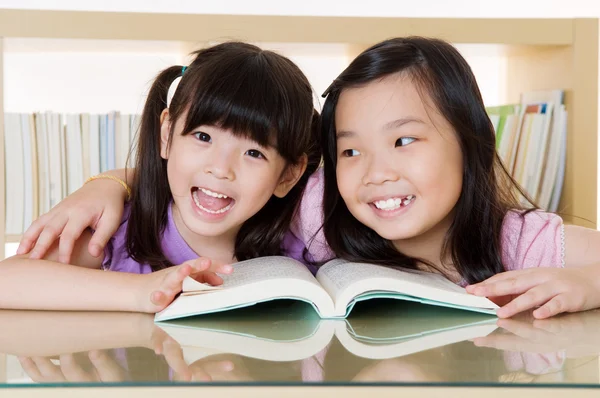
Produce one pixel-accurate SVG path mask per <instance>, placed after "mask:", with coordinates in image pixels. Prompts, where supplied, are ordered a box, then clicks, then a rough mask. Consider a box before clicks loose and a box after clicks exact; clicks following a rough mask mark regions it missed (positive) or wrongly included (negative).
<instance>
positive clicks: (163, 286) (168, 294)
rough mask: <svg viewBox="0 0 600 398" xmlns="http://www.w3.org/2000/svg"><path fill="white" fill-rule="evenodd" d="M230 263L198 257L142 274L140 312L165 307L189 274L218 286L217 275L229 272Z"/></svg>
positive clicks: (220, 282)
mask: <svg viewBox="0 0 600 398" xmlns="http://www.w3.org/2000/svg"><path fill="white" fill-rule="evenodd" d="M232 271H233V267H232V266H231V265H214V266H211V261H210V260H209V259H208V258H204V257H200V258H198V259H196V260H191V261H187V262H185V263H183V264H181V265H176V266H173V267H169V268H167V269H163V270H160V271H157V272H153V273H151V274H147V275H143V277H145V278H147V281H146V282H145V283H144V284H143V285H142V286H143V287H142V291H141V295H140V298H141V299H140V308H141V311H142V312H150V313H156V312H159V311H162V310H163V309H164V308H166V307H167V306H168V305H169V304H171V302H172V301H173V299H174V298H175V296H176V295H178V294H179V293H180V292H181V289H182V288H183V280H184V279H185V278H186V277H188V276H190V277H192V278H194V279H195V280H197V281H198V282H201V283H208V284H211V285H213V286H218V285H221V284H222V283H223V279H222V278H221V277H220V276H219V275H217V273H221V274H230V273H231V272H232Z"/></svg>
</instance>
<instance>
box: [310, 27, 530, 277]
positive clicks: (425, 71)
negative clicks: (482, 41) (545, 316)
mask: <svg viewBox="0 0 600 398" xmlns="http://www.w3.org/2000/svg"><path fill="white" fill-rule="evenodd" d="M398 73H402V74H404V75H405V76H408V77H409V78H410V79H411V80H412V81H413V83H414V84H415V85H416V86H417V89H418V90H419V92H420V94H421V97H426V96H429V97H430V98H431V99H432V101H433V103H434V105H435V106H436V107H437V109H438V110H439V112H440V113H441V114H442V115H443V117H444V118H445V119H446V120H447V121H448V122H449V123H450V125H451V126H452V127H453V129H454V132H455V134H456V136H457V139H458V141H459V143H460V147H461V150H462V156H463V164H464V170H463V186H462V192H461V194H460V197H459V199H458V202H457V204H456V206H455V209H454V210H455V217H454V220H453V222H452V224H451V226H450V228H449V230H448V232H447V235H446V237H445V241H444V245H443V249H442V253H449V254H450V255H451V257H452V261H453V265H454V267H455V268H456V270H457V271H458V272H459V274H460V275H461V276H462V277H463V278H464V279H465V280H466V281H467V282H468V283H474V282H478V281H482V280H484V279H486V278H488V277H490V276H492V275H494V274H496V273H499V272H501V271H504V266H503V264H502V260H501V230H502V223H503V220H504V217H505V215H506V214H507V212H508V211H509V210H513V209H521V210H526V209H525V208H524V207H523V206H522V205H521V204H520V202H519V200H518V196H517V195H518V194H520V195H522V196H523V197H524V198H526V199H527V200H528V201H529V203H531V204H532V206H531V207H530V208H529V209H528V210H532V209H534V208H536V206H535V205H534V204H533V202H532V201H531V199H530V198H529V197H528V196H527V195H526V193H525V192H524V191H523V190H522V189H521V188H520V187H519V186H518V184H517V183H516V182H515V181H514V179H513V178H512V177H511V176H510V174H509V173H508V172H507V171H506V169H505V167H504V166H503V164H502V162H501V160H500V158H499V156H498V154H497V153H496V147H495V134H494V128H493V125H492V123H491V122H490V119H489V117H488V115H487V113H486V110H485V107H484V104H483V100H482V98H481V94H480V92H479V88H478V86H477V82H476V81H475V77H474V76H473V73H472V71H471V68H470V67H469V65H468V64H467V62H466V61H465V59H464V58H463V57H462V56H461V55H460V53H459V52H458V51H457V50H456V49H455V48H454V47H453V46H452V45H450V44H449V43H447V42H445V41H443V40H439V39H429V38H423V37H406V38H394V39H390V40H386V41H383V42H381V43H379V44H376V45H374V46H372V47H370V48H369V49H367V50H365V51H364V52H363V53H362V54H360V55H359V56H358V57H357V58H356V59H355V60H354V61H352V63H351V64H350V65H349V66H348V67H347V68H346V69H345V70H344V71H343V72H342V73H341V74H340V75H339V76H338V77H337V79H335V81H334V82H333V83H332V85H331V86H330V87H329V88H328V90H327V91H326V93H325V94H324V95H327V99H326V101H325V104H324V106H323V111H322V124H323V128H322V135H321V142H322V146H323V151H324V159H323V163H324V176H325V188H324V199H323V201H324V204H323V206H324V234H325V237H326V239H327V241H328V243H329V245H330V246H331V248H332V250H333V251H334V253H335V254H336V255H337V256H339V257H341V258H346V259H348V260H351V261H364V262H372V263H376V264H382V265H389V266H399V267H404V268H410V269H416V268H417V265H418V262H422V263H423V262H424V260H422V259H417V258H412V257H409V256H406V255H404V254H403V253H401V252H399V251H398V250H396V248H395V247H394V245H393V243H392V242H391V241H390V240H387V239H384V238H382V237H381V236H379V235H378V234H377V233H376V232H375V231H373V230H372V229H371V228H369V227H367V226H365V225H363V224H362V223H360V222H359V221H358V220H357V219H356V218H355V217H354V216H352V214H351V213H350V211H349V210H348V208H347V207H346V204H345V203H344V201H343V199H342V198H341V196H340V193H339V191H338V187H337V178H336V171H335V170H336V165H337V142H336V126H335V110H336V105H337V102H338V99H339V96H340V93H341V92H342V91H343V90H344V89H348V88H353V87H360V86H364V85H366V84H369V83H371V82H374V81H378V80H380V79H383V78H385V77H387V76H390V75H393V74H398ZM522 214H525V213H522ZM425 263H426V264H427V262H425ZM429 265H430V266H433V265H432V264H429ZM440 271H443V270H440Z"/></svg>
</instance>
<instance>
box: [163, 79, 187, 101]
mask: <svg viewBox="0 0 600 398" xmlns="http://www.w3.org/2000/svg"><path fill="white" fill-rule="evenodd" d="M182 77H183V76H179V77H178V78H177V79H175V80H173V83H171V85H170V86H169V91H167V108H169V107H171V101H172V100H173V96H174V95H175V91H176V90H177V86H179V82H180V81H181V78H182Z"/></svg>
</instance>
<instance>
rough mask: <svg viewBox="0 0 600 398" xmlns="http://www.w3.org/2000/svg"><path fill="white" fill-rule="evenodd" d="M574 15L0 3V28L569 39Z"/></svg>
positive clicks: (114, 35)
mask: <svg viewBox="0 0 600 398" xmlns="http://www.w3.org/2000/svg"><path fill="white" fill-rule="evenodd" d="M575 20H576V19H559V18H556V19H542V18H540V19H531V18H510V19H508V18H403V17H398V18H383V17H325V16H276V15H207V14H168V13H167V14H165V13H124V12H91V11H49V10H0V36H2V37H45V38H73V39H114V40H167V41H172V40H174V41H184V42H186V41H187V42H201V41H212V40H224V39H238V40H246V41H253V42H280V43H281V42H284V43H285V42H296V43H349V44H352V43H355V44H359V43H364V44H373V43H375V42H378V41H381V40H384V39H386V38H389V37H393V36H406V35H421V36H435V37H440V38H443V39H446V40H449V41H451V42H454V43H491V44H509V45H570V44H572V43H573V40H574V33H573V30H574V29H573V24H574V21H575ZM157 26H158V27H160V29H157Z"/></svg>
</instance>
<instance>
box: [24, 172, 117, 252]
mask: <svg viewBox="0 0 600 398" xmlns="http://www.w3.org/2000/svg"><path fill="white" fill-rule="evenodd" d="M126 196H127V192H126V191H125V190H124V189H123V187H122V186H121V185H119V184H118V183H116V182H114V181H112V180H109V179H97V180H94V181H91V182H89V183H87V184H84V185H83V186H82V187H81V188H79V189H78V190H77V191H75V192H73V193H72V194H71V195H69V196H67V197H66V198H64V199H63V200H62V201H61V202H60V203H58V204H57V205H56V206H54V207H53V208H52V209H51V210H50V211H49V212H48V213H46V214H43V215H41V216H40V217H39V218H38V219H37V220H35V221H34V222H33V223H32V224H31V225H30V226H29V228H27V231H25V233H24V234H23V237H22V238H21V243H20V244H19V248H18V249H17V254H19V255H21V254H26V253H29V252H31V254H30V258H35V259H39V258H42V257H44V255H45V254H46V252H48V249H49V248H50V247H51V246H52V244H53V243H54V242H55V241H56V240H57V239H60V242H59V246H58V253H59V257H58V261H59V262H61V263H65V264H68V263H69V261H70V259H71V254H72V253H73V247H74V245H75V241H77V239H78V238H79V237H80V236H81V234H82V232H83V231H84V230H85V229H86V228H88V227H90V228H92V229H94V230H95V232H94V235H93V236H92V238H91V240H90V242H89V245H88V251H89V252H90V254H91V255H92V256H94V257H99V256H100V255H101V254H102V250H103V249H104V246H106V243H107V242H108V240H109V239H110V238H111V236H113V235H114V233H115V231H116V230H117V228H119V224H120V223H121V217H122V215H123V208H124V202H125V199H126Z"/></svg>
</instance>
